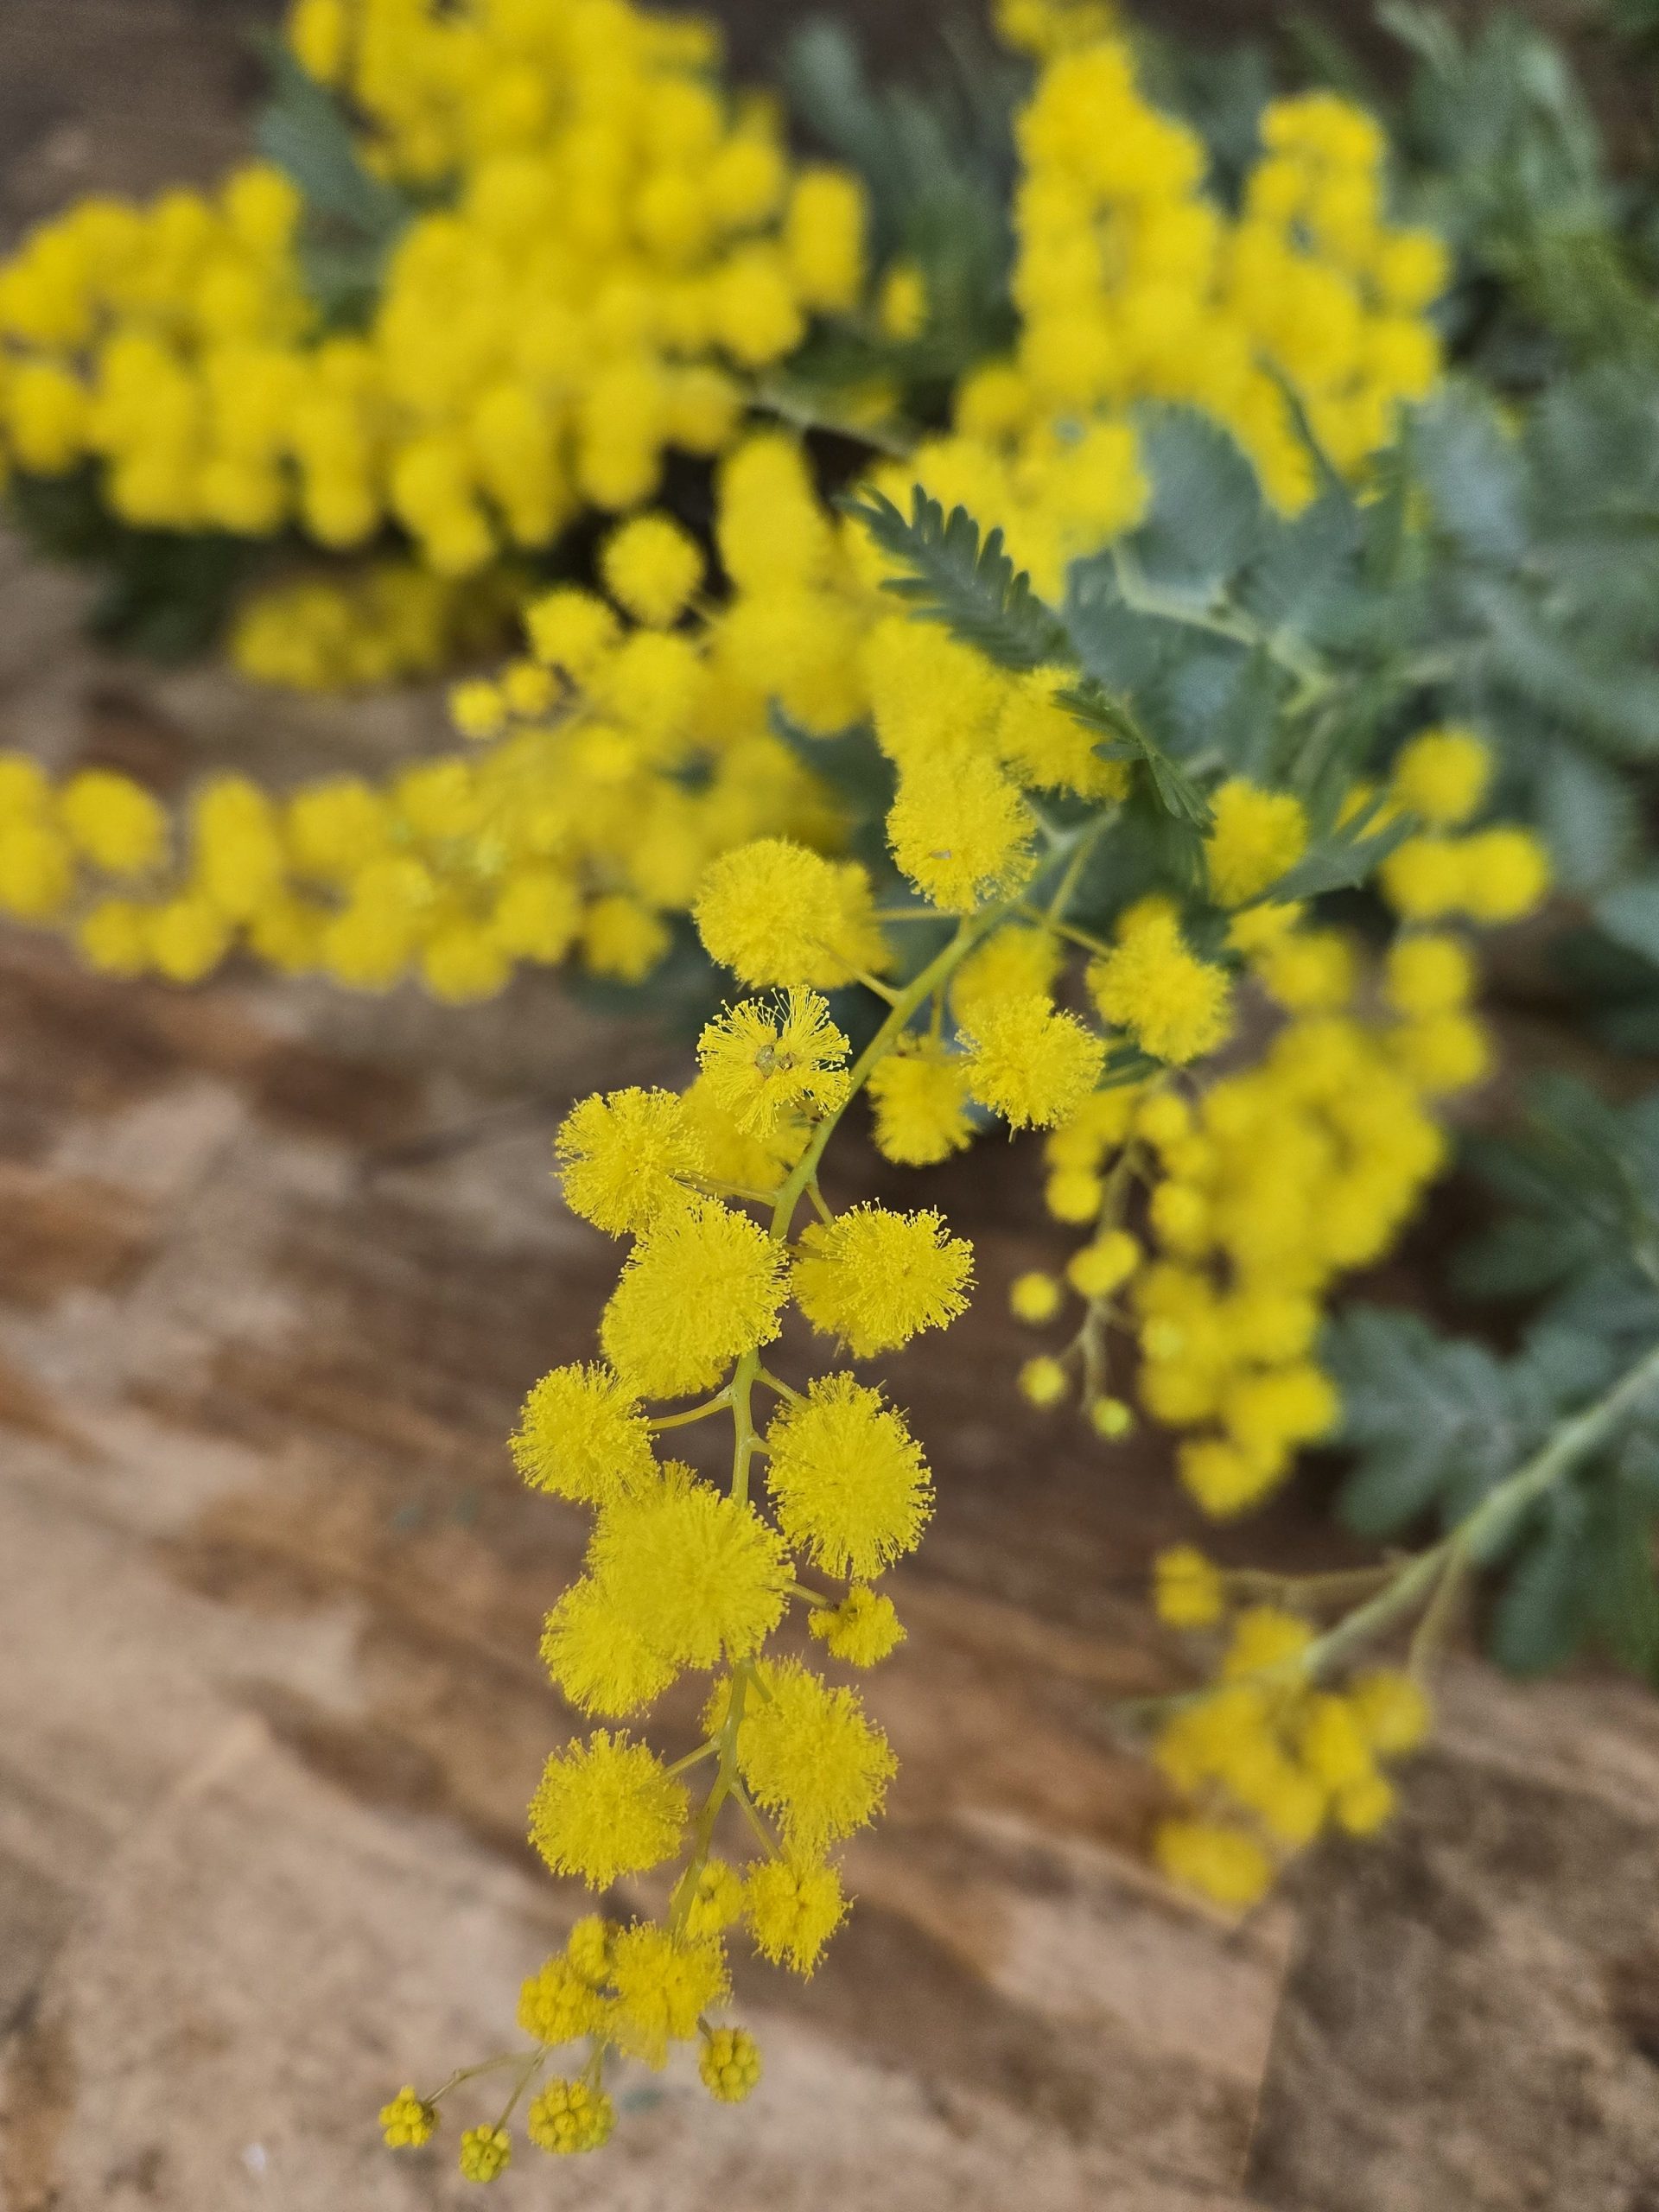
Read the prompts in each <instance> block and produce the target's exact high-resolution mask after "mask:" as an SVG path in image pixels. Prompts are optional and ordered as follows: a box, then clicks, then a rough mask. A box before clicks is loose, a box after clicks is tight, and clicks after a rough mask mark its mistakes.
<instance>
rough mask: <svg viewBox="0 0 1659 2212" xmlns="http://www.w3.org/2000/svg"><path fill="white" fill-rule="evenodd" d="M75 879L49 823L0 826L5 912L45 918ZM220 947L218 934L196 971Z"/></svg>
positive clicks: (65, 847)
mask: <svg viewBox="0 0 1659 2212" xmlns="http://www.w3.org/2000/svg"><path fill="white" fill-rule="evenodd" d="M74 880H75V860H74V854H73V850H72V849H71V848H70V844H69V841H68V839H67V837H65V836H63V835H62V834H61V832H60V830H58V829H56V828H54V825H53V824H52V823H49V822H45V821H35V822H31V821H29V820H15V821H12V822H9V823H6V824H5V825H4V827H3V828H0V908H3V909H4V911H5V912H7V913H9V914H16V916H18V918H20V919H21V920H22V921H26V922H43V921H48V920H49V919H50V918H52V916H53V915H54V914H56V913H59V912H61V911H62V908H63V907H64V906H65V905H66V903H67V900H68V898H69V894H70V892H71V891H72V890H73V887H74ZM223 950H224V939H223V938H222V937H221V938H220V940H219V947H218V950H215V952H214V954H213V958H212V959H211V960H209V961H207V963H205V965H204V966H203V967H202V968H201V969H198V970H197V971H196V973H197V974H205V973H206V972H207V968H210V967H212V966H213V965H214V964H215V963H216V962H217V961H218V959H219V955H220V953H221V952H222V951H223ZM187 980H188V981H190V982H194V980H195V977H194V976H190V977H188V979H187Z"/></svg>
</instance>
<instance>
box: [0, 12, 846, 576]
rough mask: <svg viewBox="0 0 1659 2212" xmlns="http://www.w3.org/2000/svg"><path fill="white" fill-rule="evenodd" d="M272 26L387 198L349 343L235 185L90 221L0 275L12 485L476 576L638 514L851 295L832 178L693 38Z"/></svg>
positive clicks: (503, 27)
mask: <svg viewBox="0 0 1659 2212" xmlns="http://www.w3.org/2000/svg"><path fill="white" fill-rule="evenodd" d="M290 36H291V39H292V42H293V45H294V48H295V49H296V53H297V54H298V56H299V59H300V60H301V61H302V64H303V65H304V66H305V67H306V68H307V69H308V70H309V71H310V73H312V75H313V76H314V77H315V78H316V79H319V80H320V81H321V82H322V83H324V84H326V85H327V86H331V87H333V88H334V89H336V90H337V91H338V92H339V93H340V96H341V99H342V100H343V101H344V102H346V104H347V105H348V107H349V111H350V112H351V113H353V115H354V116H355V117H357V118H359V123H360V126H361V134H362V135H361V146H360V152H361V156H362V159H363V161H364V162H365V165H366V166H367V167H368V168H370V169H371V170H372V171H375V172H378V174H379V175H382V176H383V177H386V178H391V179H393V180H396V181H399V182H401V183H404V184H407V185H408V186H409V187H410V188H411V191H412V194H413V197H412V200H411V207H412V210H413V212H412V213H411V215H410V220H409V221H408V223H407V225H406V226H405V227H404V230H403V232H402V233H401V235H400V236H399V237H398V238H397V241H396V243H395V245H393V247H392V248H391V251H390V254H389V257H388V259H387V261H386V264H385V269H384V270H383V272H382V275H381V278H380V282H379V288H378V293H377V295H376V297H375V299H374V302H373V306H372V313H371V315H370V316H369V319H368V321H367V323H366V325H365V327H364V328H363V329H362V330H361V331H360V332H355V331H353V332H346V331H343V330H338V329H331V328H329V327H327V325H326V323H325V321H324V320H323V318H322V316H321V314H320V313H319V312H318V311H317V310H316V309H315V307H314V306H313V305H312V304H311V302H309V300H308V296H307V293H306V289H305V285H304V282H303V267H302V257H301V253H300V251H299V232H300V226H301V223H302V207H301V204H300V201H299V198H298V195H297V194H296V191H295V189H294V188H293V187H292V186H291V185H290V184H289V182H288V181H287V180H286V179H285V178H284V177H283V175H280V174H279V173H278V172H277V171H275V170H274V169H271V168H264V167H254V168H247V169H244V170H242V171H240V172H238V174H237V175H234V176H232V178H231V179H230V180H229V181H228V182H227V184H226V186H225V188H223V190H222V191H221V192H219V194H216V195H214V196H212V197H208V196H204V195H202V194H195V193H189V192H175V193H171V194H168V195H167V196H166V197H165V198H163V199H162V200H159V201H157V202H156V204H155V205H154V206H152V207H148V208H139V207H132V206H130V205H127V204H125V203H124V202H119V201H116V200H101V199H100V200H87V201H85V202H83V203H81V204H80V205H79V207H75V208H74V209H73V210H72V211H71V212H70V213H68V214H67V215H66V216H64V217H62V218H60V219H58V220H57V221H55V222H53V223H50V224H48V225H47V226H44V227H43V228H42V229H41V230H39V231H37V232H35V234H34V235H33V236H32V238H29V240H28V241H27V242H26V243H25V245H23V247H22V249H21V250H20V251H19V253H18V254H17V255H16V257H15V258H14V259H13V260H12V261H11V262H10V264H8V265H7V267H6V268H5V270H3V272H0V339H3V340H4V341H5V344H6V352H5V357H4V359H5V366H4V372H3V375H0V431H3V441H0V442H3V446H4V448H6V450H8V451H9V452H10V455H11V457H12V458H13V460H14V461H16V465H17V466H18V467H20V468H22V469H23V470H25V471H27V472H29V474H36V475H42V476H58V475H61V474H64V473H65V472H67V471H68V470H70V469H73V468H74V467H77V466H79V464H81V463H82V462H84V461H92V462H93V463H95V464H97V465H98V466H99V467H100V468H101V470H102V471H103V483H104V487H105V497H106V499H107V501H108V504H109V505H110V508H111V511H112V512H114V513H115V514H116V515H118V517H120V518H122V519H123V520H124V521H127V522H130V523H133V524H141V525H144V526H147V527H154V528H162V529H168V530H201V529H218V530H224V531H232V532H234V533H236V534H237V535H238V536H244V537H270V536H272V535H273V534H274V533H276V532H277V531H281V530H283V529H284V528H285V527H289V526H290V525H297V526H299V527H300V528H301V529H302V530H303V531H304V532H305V533H306V534H307V535H308V537H312V538H314V539H315V541H317V542H318V543H320V544H322V545H324V546H327V547H329V548H331V549H334V550H351V549H356V548H359V547H363V546H365V545H366V544H368V543H369V542H370V541H371V540H372V539H373V538H374V537H375V536H376V535H377V533H378V532H379V531H382V530H383V529H384V528H385V526H386V525H387V524H397V525H398V526H399V527H401V529H402V530H403V531H405V532H406V533H407V534H408V535H409V537H410V538H411V539H412V540H413V541H414V543H415V544H416V547H417V549H418V550H419V553H420V556H421V558H422V560H423V563H425V564H426V565H428V566H429V567H430V568H431V569H434V570H435V571H436V572H437V573H438V574H439V575H445V576H466V575H475V574H477V573H478V572H479V571H480V569H484V568H486V567H487V566H488V565H490V564H491V563H493V562H495V561H497V560H498V559H499V557H500V556H501V555H502V554H503V552H504V550H506V549H510V548H515V547H522V548H537V547H542V546H545V545H547V544H549V543H551V541H552V540H553V539H554V538H555V537H557V536H558V534H559V533H560V532H561V531H563V529H564V527H565V526H566V524H568V523H569V521H570V520H571V519H572V518H574V517H575V515H576V513H577V512H579V511H580V510H581V509H582V508H583V507H597V508H600V509H601V510H604V511H607V512H621V511H624V510H626V509H629V508H632V507H635V506H638V505H641V504H643V503H644V502H645V501H647V500H649V499H651V498H652V496H653V494H654V493H655V492H656V491H657V488H658V484H659V481H660V480H661V476H662V473H663V467H664V459H665V456H666V455H667V454H668V453H669V452H670V451H671V450H679V451H683V452H685V453H689V454H716V453H718V452H720V451H721V450H722V449H723V448H725V447H726V446H728V444H729V443H730V442H731V441H732V439H733V438H734V435H735V434H736V430H737V428H738V424H739V419H740V416H741V409H742V405H743V395H744V386H743V382H742V379H743V378H747V377H750V376H752V375H753V373H754V372H758V371H760V370H762V369H765V368H766V367H767V366H769V365H771V364H772V363H774V362H777V361H779V360H780V359H783V357H784V356H785V355H786V354H788V353H791V351H792V350H793V349H794V348H795V347H796V346H798V344H799V342H800V340H801V339H802V338H803V337H804V334H805V333H806V330H807V327H808V324H809V321H810V318H811V317H812V316H814V315H818V314H824V313H829V314H837V313H843V312H845V311H847V310H849V309H850V308H853V307H854V306H855V304H856V303H857V302H858V300H859V298H860V296H861V290H862V287H863V283H864V266H863V260H864V226H865V210H864V203H863V195H862V191H861V187H860V186H859V185H858V183H857V182H856V181H855V179H853V178H852V177H850V176H849V175H847V174H846V173H845V172H843V171H841V170H838V169H833V168H791V164H790V162H789V160H788V158H787V156H786V155H785V149H784V144H783V140H782V135H781V130H780V126H779V118H778V116H777V113H776V111H775V108H774V106H773V105H772V103H770V102H768V101H766V100H763V99H733V98H732V97H731V96H730V95H729V94H728V92H726V91H725V90H724V89H723V88H722V86H721V83H720V80H719V79H718V76H717V75H716V74H715V66H716V63H717V60H718V41H717V35H716V33H715V30H714V29H713V27H712V26H711V25H709V24H708V23H707V22H702V21H701V20H699V19H697V18H695V17H679V18H673V17H661V16H657V15H655V14H653V13H651V12H648V11H646V10H644V9H641V8H636V7H634V6H632V5H631V4H629V0H562V4H559V5H537V6H526V5H522V4H512V0H464V4H461V5H456V6H453V7H452V6H448V5H441V4H438V0H298V5H297V6H296V9H295V11H294V15H293V18H292V22H291V26H290Z"/></svg>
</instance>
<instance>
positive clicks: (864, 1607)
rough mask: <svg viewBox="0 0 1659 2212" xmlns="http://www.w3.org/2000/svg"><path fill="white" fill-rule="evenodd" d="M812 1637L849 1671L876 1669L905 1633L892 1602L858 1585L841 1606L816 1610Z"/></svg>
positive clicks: (857, 1583)
mask: <svg viewBox="0 0 1659 2212" xmlns="http://www.w3.org/2000/svg"><path fill="white" fill-rule="evenodd" d="M810 1626H811V1630H812V1633H813V1635H814V1636H816V1637H817V1639H818V1641H819V1642H820V1643H822V1644H823V1647H824V1649H826V1650H827V1651H828V1652H829V1656H830V1657H831V1658H832V1659H841V1660H844V1661H845V1662H846V1663H847V1664H848V1665H849V1667H874V1666H879V1665H880V1662H881V1661H882V1660H883V1659H885V1658H887V1656H889V1654H890V1653H892V1652H893V1651H896V1650H897V1649H898V1648H899V1645H900V1644H901V1643H903V1642H904V1640H905V1631H904V1628H903V1626H902V1625H901V1624H900V1622H899V1616H898V1614H897V1613H896V1612H895V1611H893V1600H892V1599H891V1598H888V1597H887V1596H885V1595H883V1594H882V1593H881V1592H879V1591H875V1590H872V1589H871V1588H870V1586H869V1585H868V1583H867V1582H855V1584H854V1585H853V1586H852V1588H851V1589H850V1590H849V1592H847V1595H846V1596H845V1597H844V1598H843V1599H842V1601H841V1603H840V1605H817V1606H815V1607H814V1608H813V1611H812V1615H811V1620H810Z"/></svg>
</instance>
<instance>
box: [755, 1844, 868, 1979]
mask: <svg viewBox="0 0 1659 2212" xmlns="http://www.w3.org/2000/svg"><path fill="white" fill-rule="evenodd" d="M846 1915H847V1898H846V1894H845V1892H844V1891H842V1886H841V1877H840V1876H839V1875H838V1874H837V1873H836V1870H835V1868H834V1867H833V1866H813V1865H812V1864H811V1863H810V1861H804V1862H802V1863H799V1864H791V1861H790V1860H789V1859H787V1858H784V1859H762V1860H760V1862H759V1863H758V1864H757V1865H755V1866H751V1867H750V1869H749V1872H748V1877H747V1880H746V1881H745V1882H744V1885H743V1918H744V1923H745V1924H746V1926H747V1929H748V1931H749V1934H750V1935H751V1936H753V1939H754V1948H755V1949H756V1950H757V1951H759V1952H760V1955H761V1957H762V1958H763V1959H770V1960H771V1961H772V1964H773V1966H788V1967H792V1968H793V1969H794V1971H795V1972H796V1973H797V1974H811V1972H812V1970H813V1968H814V1967H816V1966H817V1963H818V1960H819V1958H820V1957H821V1956H822V1955H823V1947H824V1945H825V1944H826V1943H827V1942H829V1938H830V1937H831V1936H833V1935H834V1934H835V1932H836V1929H837V1928H839V1927H840V1925H841V1923H842V1920H843V1919H845V1917H846Z"/></svg>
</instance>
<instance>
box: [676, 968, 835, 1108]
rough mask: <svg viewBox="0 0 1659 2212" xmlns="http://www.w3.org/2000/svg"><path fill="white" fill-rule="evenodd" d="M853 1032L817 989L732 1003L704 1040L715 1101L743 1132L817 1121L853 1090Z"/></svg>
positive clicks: (703, 1059) (704, 1062)
mask: <svg viewBox="0 0 1659 2212" xmlns="http://www.w3.org/2000/svg"><path fill="white" fill-rule="evenodd" d="M846 1058H847V1039H845V1037H843V1036H842V1033H841V1032H840V1030H839V1029H837V1028H836V1025H835V1023H834V1022H833V1021H831V1020H830V1019H829V1007H828V1006H827V1005H826V1004H825V1003H824V1001H823V1000H822V999H821V998H820V997H819V996H818V995H817V992H816V991H807V990H801V989H799V988H791V989H790V990H789V991H787V992H786V993H784V994H782V995H780V996H779V997H778V998H776V999H774V1000H771V1001H765V1000H760V999H745V1000H744V1001H742V1002H741V1005H738V1006H734V1007H727V1009H726V1011H725V1012H724V1013H723V1014H719V1015H717V1016H716V1018H715V1020H713V1021H711V1022H710V1023H709V1025H708V1027H706V1028H705V1029H704V1031H703V1033H702V1036H701V1037H700V1038H699V1039H698V1040H697V1060H698V1064H699V1065H700V1066H701V1067H702V1080H703V1082H704V1084H706V1086H707V1090H708V1096H709V1102H710V1103H711V1104H713V1105H714V1106H715V1107H717V1108H718V1109H720V1111H721V1113H723V1114H726V1115H728V1116H729V1117H730V1119H731V1121H732V1122H733V1123H734V1126H735V1127H736V1128H738V1129H740V1130H741V1132H742V1133H743V1134H744V1135H746V1136H750V1137H757V1138H760V1139H763V1140H764V1139H765V1138H767V1137H770V1136H772V1135H776V1134H777V1133H778V1132H779V1130H780V1129H782V1128H786V1127H787V1126H788V1125H789V1124H790V1123H791V1122H794V1121H797V1120H802V1121H817V1120H821V1119H822V1118H823V1116H824V1115H826V1114H830V1113H833V1112H834V1111H835V1110H836V1108H837V1107H838V1106H840V1105H841V1103H842V1101H843V1099H844V1098H845V1097H846V1096H847V1081H848V1079H847V1077H846V1074H845V1073H844V1071H843V1067H842V1063H843V1062H844V1061H845V1059H846Z"/></svg>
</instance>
